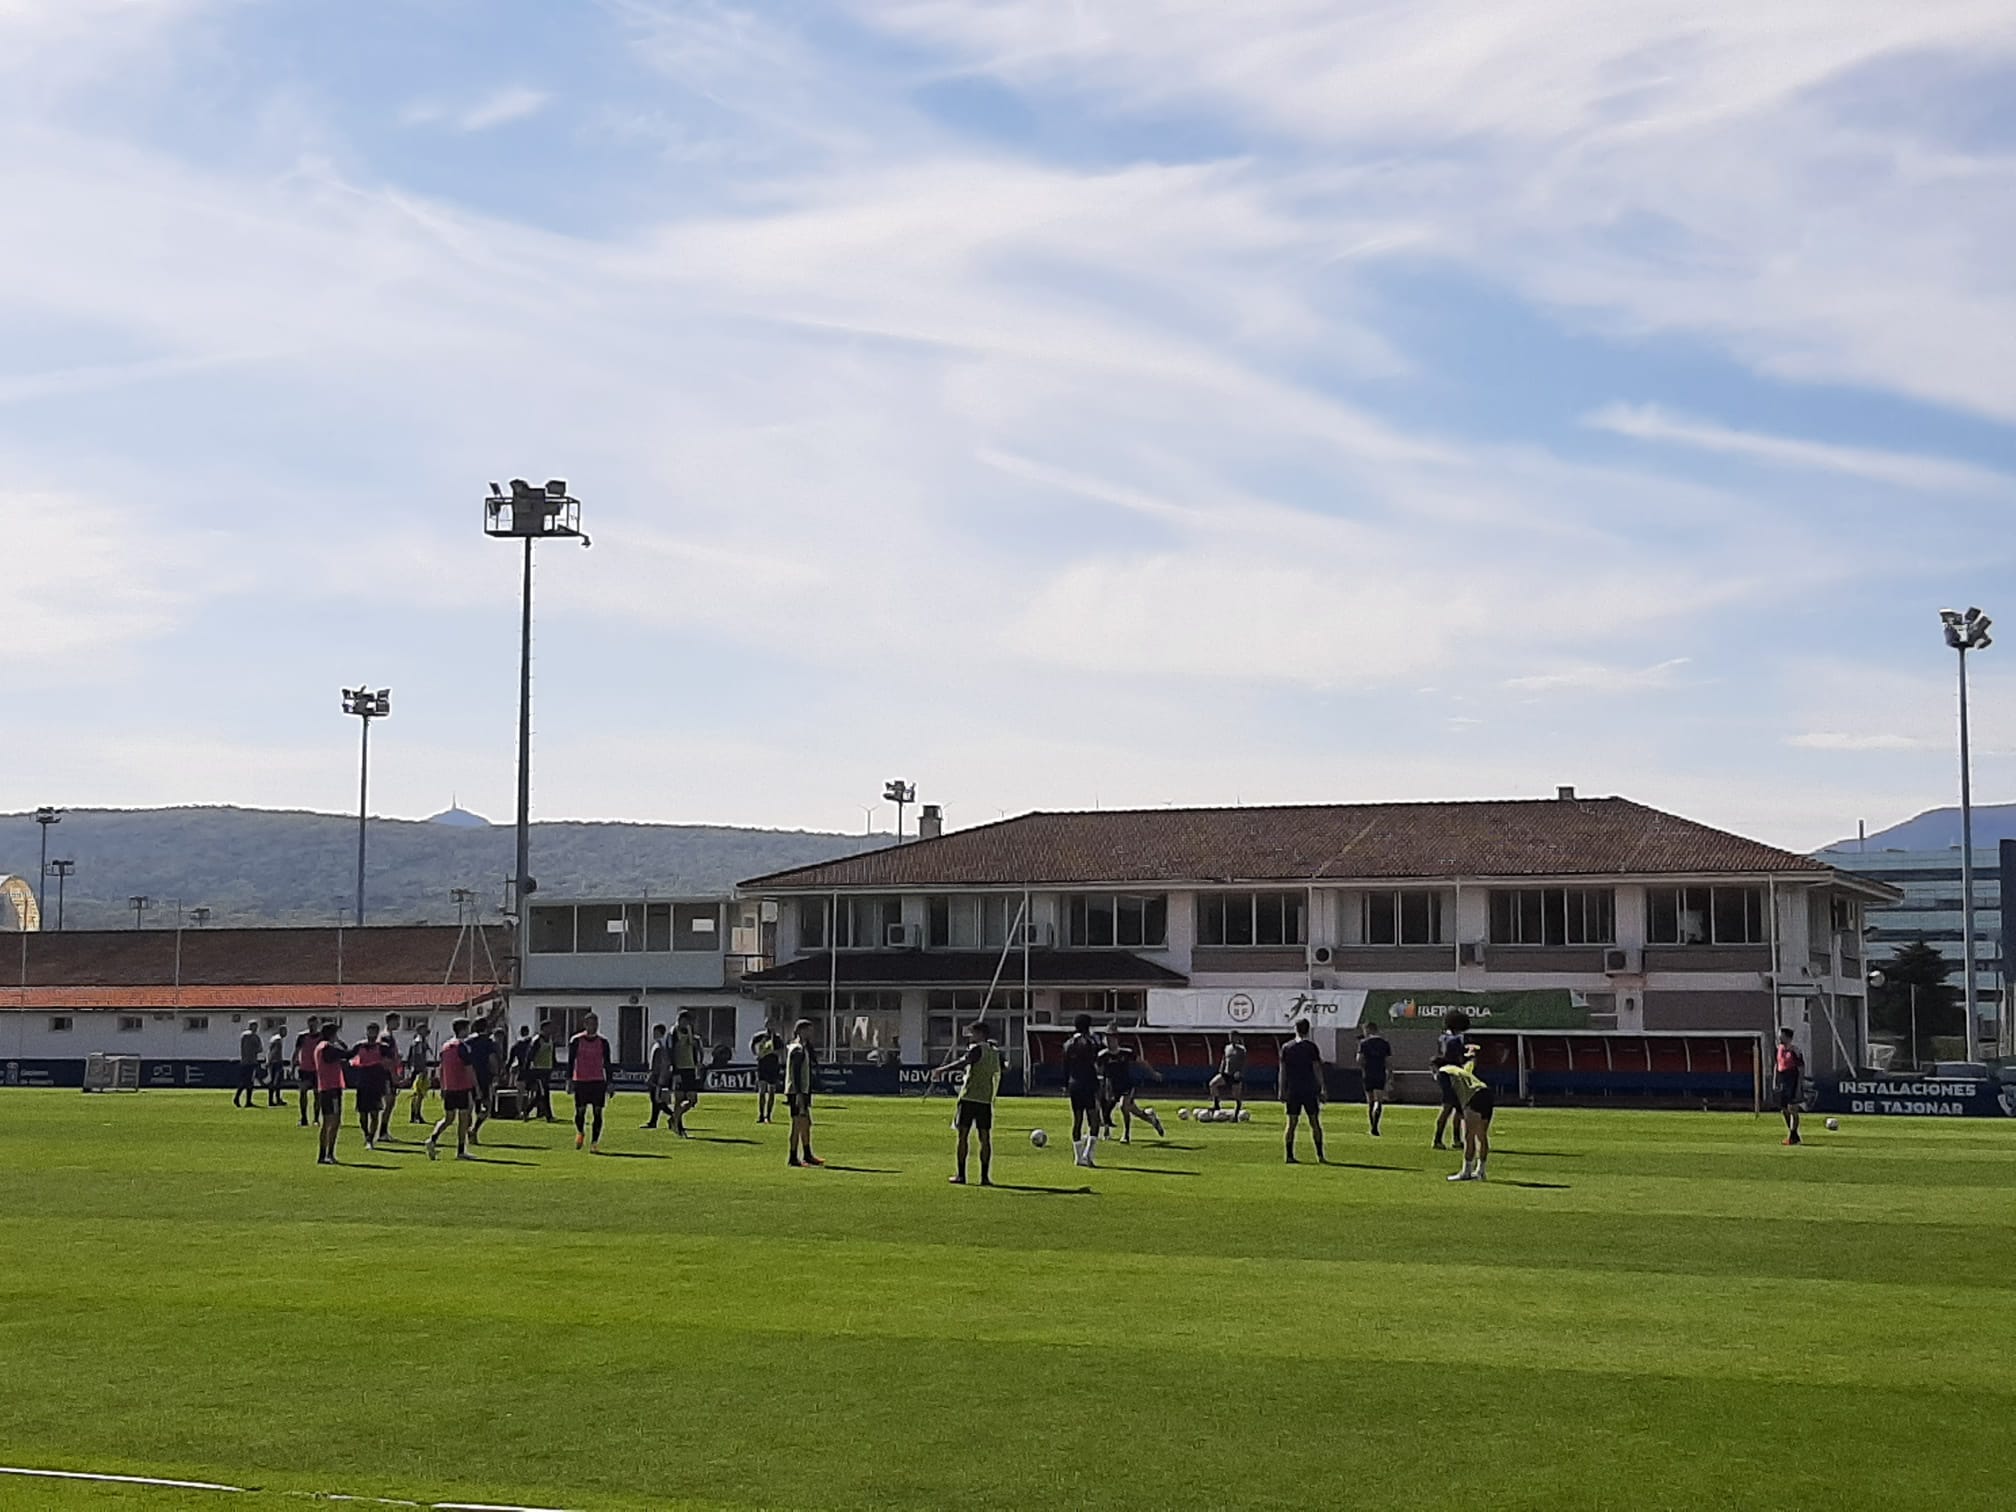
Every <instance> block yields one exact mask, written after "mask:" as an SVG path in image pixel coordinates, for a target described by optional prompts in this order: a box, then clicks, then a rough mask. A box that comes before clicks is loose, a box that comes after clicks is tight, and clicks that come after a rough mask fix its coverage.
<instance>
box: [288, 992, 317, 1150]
mask: <svg viewBox="0 0 2016 1512" xmlns="http://www.w3.org/2000/svg"><path fill="white" fill-rule="evenodd" d="M321 1022H322V1021H321V1020H320V1019H318V1018H317V1017H315V1015H314V1014H312V1013H311V1014H309V1015H308V1027H307V1028H305V1029H303V1030H302V1031H301V1032H300V1033H299V1034H297V1035H295V1036H294V1076H295V1080H296V1081H297V1082H298V1083H299V1084H300V1089H301V1127H302V1128H304V1129H305V1128H307V1127H308V1110H309V1109H310V1108H312V1107H314V1106H315V1046H316V1044H317V1043H318V1042H319V1041H320V1040H321V1038H322V1036H321V1034H320V1033H319V1032H318V1028H319V1026H320V1024H321Z"/></svg>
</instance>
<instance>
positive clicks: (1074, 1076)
mask: <svg viewBox="0 0 2016 1512" xmlns="http://www.w3.org/2000/svg"><path fill="white" fill-rule="evenodd" d="M1071 1027H1072V1028H1073V1029H1075V1030H1076V1031H1077V1032H1076V1033H1075V1034H1073V1035H1072V1036H1071V1038H1069V1039H1068V1040H1066V1041H1064V1091H1065V1093H1066V1094H1067V1095H1068V1096H1069V1097H1070V1099H1071V1149H1072V1152H1073V1154H1074V1155H1075V1157H1076V1159H1077V1162H1078V1164H1079V1165H1081V1166H1089V1165H1096V1164H1097V1163H1098V1162H1096V1161H1095V1160H1094V1159H1093V1158H1092V1156H1093V1152H1094V1151H1095V1149H1096V1148H1097V1146H1098V1143H1099V1130H1100V1128H1101V1126H1102V1125H1103V1124H1104V1122H1105V1114H1104V1113H1102V1112H1101V1111H1100V1107H1099V1041H1098V1040H1096V1039H1094V1038H1093V1037H1092V1015H1091V1014H1089V1013H1081V1014H1079V1015H1078V1017H1077V1018H1076V1019H1075V1020H1073V1021H1072V1026H1071Z"/></svg>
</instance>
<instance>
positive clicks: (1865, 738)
mask: <svg viewBox="0 0 2016 1512" xmlns="http://www.w3.org/2000/svg"><path fill="white" fill-rule="evenodd" d="M1787 744H1789V745H1794V746H1797V747H1799V748H1800V749H1801V750H1806V751H1927V750H1935V749H1937V748H1938V744H1939V743H1938V742H1937V741H1933V740H1926V739H1924V738H1923V737H1921V736H1916V735H1897V734H1887V733H1883V732H1881V731H1874V730H1807V731H1804V732H1803V733H1801V734H1798V735H1794V736H1793V737H1792V738H1791V739H1790V740H1789V741H1788V742H1787Z"/></svg>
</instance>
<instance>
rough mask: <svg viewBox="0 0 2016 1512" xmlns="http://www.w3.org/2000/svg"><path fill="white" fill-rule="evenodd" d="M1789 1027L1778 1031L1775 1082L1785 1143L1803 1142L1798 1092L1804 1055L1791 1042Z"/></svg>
mask: <svg viewBox="0 0 2016 1512" xmlns="http://www.w3.org/2000/svg"><path fill="white" fill-rule="evenodd" d="M1793 1038H1794V1036H1793V1033H1792V1031H1791V1030H1790V1029H1780V1030H1779V1031H1778V1053H1777V1084H1778V1111H1779V1112H1780V1113H1781V1114H1783V1115H1784V1118H1785V1143H1787V1144H1788V1145H1796V1144H1804V1143H1805V1141H1804V1140H1802V1139H1801V1138H1800V1137H1799V1104H1800V1097H1799V1094H1800V1092H1801V1090H1802V1089H1803V1086H1804V1083H1805V1078H1806V1057H1805V1056H1803V1055H1801V1054H1800V1053H1799V1047H1798V1046H1797V1045H1796V1044H1794V1043H1793Z"/></svg>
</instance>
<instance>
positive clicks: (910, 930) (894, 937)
mask: <svg viewBox="0 0 2016 1512" xmlns="http://www.w3.org/2000/svg"><path fill="white" fill-rule="evenodd" d="M887 940H888V945H889V948H890V949H891V950H916V949H918V948H920V947H921V946H922V945H923V944H924V931H923V930H921V929H919V928H918V927H917V926H916V925H915V924H891V925H890V926H889V929H888V933H887Z"/></svg>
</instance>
